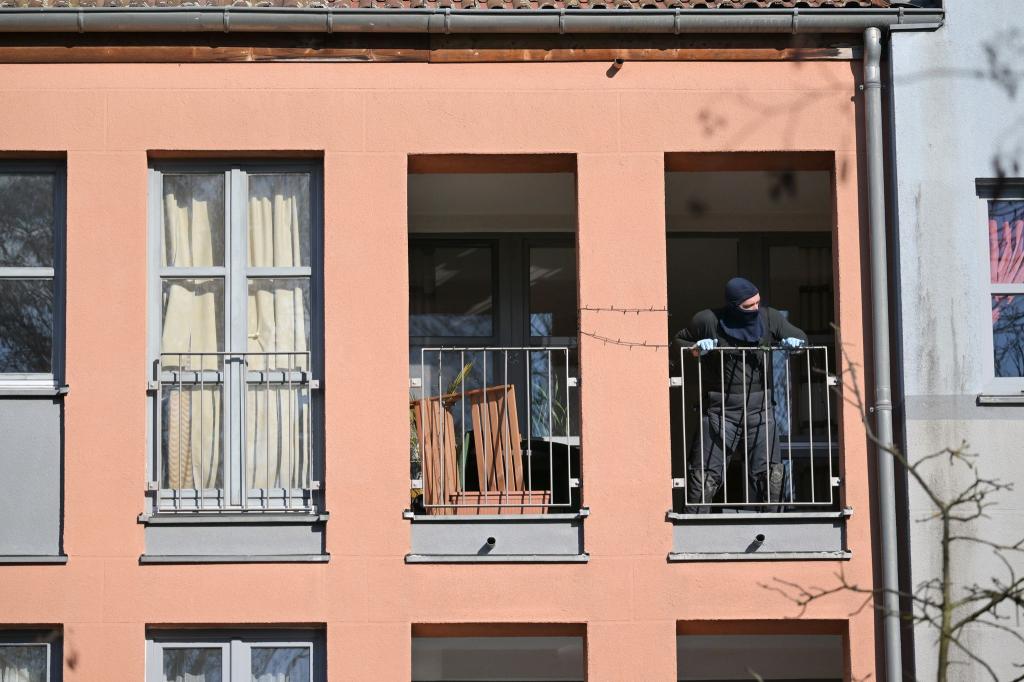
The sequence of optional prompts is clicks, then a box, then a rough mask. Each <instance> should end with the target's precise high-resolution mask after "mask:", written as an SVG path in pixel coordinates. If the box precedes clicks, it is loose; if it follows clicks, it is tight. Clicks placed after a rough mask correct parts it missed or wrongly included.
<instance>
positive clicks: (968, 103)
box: [892, 0, 1024, 681]
mask: <svg viewBox="0 0 1024 682" xmlns="http://www.w3.org/2000/svg"><path fill="white" fill-rule="evenodd" d="M945 5H946V10H947V13H948V14H947V22H946V26H945V27H943V28H942V29H941V30H939V31H938V32H936V33H896V34H894V37H893V46H892V47H893V49H892V58H893V61H892V64H893V98H894V99H893V102H894V131H895V138H894V145H895V159H896V163H895V167H896V190H897V201H898V223H897V228H896V229H897V253H898V266H897V269H898V277H899V283H898V285H897V286H898V290H899V300H898V302H897V305H896V307H895V314H896V315H897V325H898V329H899V333H900V335H901V340H902V344H901V348H900V353H901V355H902V369H903V377H902V381H903V389H904V396H903V408H904V414H905V420H906V421H905V424H904V426H905V436H906V443H907V449H908V454H909V456H910V458H911V459H912V460H913V459H916V458H919V457H921V456H923V455H925V454H928V453H930V452H933V451H936V450H940V449H942V448H945V447H949V446H957V445H959V444H960V443H961V441H966V442H967V443H968V444H969V446H970V451H971V452H974V453H977V454H978V455H979V458H978V460H977V463H978V467H979V470H980V472H981V474H982V475H984V476H986V477H998V478H1002V479H1004V480H1007V481H1014V480H1015V481H1017V482H1018V490H1017V491H1015V492H1009V493H1005V494H1002V495H999V496H998V497H997V498H994V499H996V500H998V506H997V507H995V508H994V509H993V510H992V511H991V512H990V514H989V518H988V519H985V520H983V521H982V522H979V523H977V524H975V525H973V526H972V527H971V529H970V531H971V532H972V533H973V534H974V535H975V536H976V537H982V538H987V539H993V540H1006V539H1010V538H1015V537H1017V538H1019V537H1020V536H1021V535H1024V395H1022V394H1021V393H1020V392H1019V388H1018V389H1016V390H1017V394H1018V395H1021V397H1022V401H1021V404H1020V405H1017V406H981V405H979V404H978V397H979V395H983V394H986V395H987V394H1005V393H1007V392H1009V391H1010V389H1011V388H1012V387H1008V386H1006V385H1002V386H1000V385H997V384H996V382H994V381H993V377H992V368H991V365H992V360H991V357H992V331H991V329H992V327H991V304H990V298H989V296H990V293H989V291H988V283H989V256H988V237H987V214H986V206H985V202H984V201H983V200H982V199H979V198H978V196H977V194H976V191H975V180H976V179H978V178H993V177H997V176H999V175H1000V174H1001V173H1002V174H1006V175H1009V176H1016V177H1018V178H1020V177H1022V176H1024V167H1022V166H1024V2H1022V1H1021V0H946V3H945ZM1002 66H1005V67H1007V68H1008V69H1009V72H1007V73H1001V72H1000V67H1002ZM927 475H928V480H929V481H930V483H931V484H932V485H933V486H935V487H936V488H937V489H939V490H940V491H944V492H945V493H947V494H952V493H955V492H957V491H959V490H960V489H962V488H963V486H964V485H965V484H966V483H967V482H969V480H970V478H971V477H970V475H969V474H968V473H967V472H966V470H964V469H954V468H951V467H950V466H949V465H948V460H945V461H943V462H942V463H937V465H936V466H933V467H931V468H929V469H928V470H927ZM931 511H933V509H932V507H931V505H930V503H929V501H928V499H927V498H926V497H925V496H924V494H923V492H922V491H921V488H920V487H918V486H916V485H915V484H914V483H911V484H910V518H911V524H910V529H909V533H910V536H911V537H910V554H909V556H910V557H911V564H912V568H911V573H912V584H913V585H914V586H917V585H920V584H921V583H922V582H924V581H926V580H928V579H930V578H932V577H935V576H937V575H938V573H939V569H940V567H941V552H940V550H941V542H940V540H939V532H938V531H939V526H938V524H936V523H932V522H921V519H924V518H926V517H927V516H928V514H929V513H930V512H931ZM954 563H955V569H954V577H955V580H956V581H957V582H958V583H959V584H960V585H966V584H970V583H972V582H981V583H985V584H990V583H991V579H992V578H993V577H999V578H1005V577H1006V576H1007V573H1006V569H1005V567H1004V566H1003V565H1002V564H1001V563H1000V562H999V561H998V560H997V559H996V558H995V557H993V555H992V553H991V551H989V550H986V549H984V548H981V547H972V546H967V545H964V546H959V547H957V548H955V555H954ZM1022 563H1024V562H1020V561H1018V564H1022ZM1022 568H1024V566H1022ZM999 615H1000V616H1003V617H1005V619H1006V620H1004V621H1002V624H1003V625H1006V626H1007V627H1010V628H1012V629H1013V630H1015V631H1016V632H1017V633H1018V634H1021V635H1024V610H1017V611H1015V610H1014V609H1013V608H1010V607H1007V608H1003V609H1000V611H999ZM915 642H916V669H917V679H919V680H934V679H935V678H936V669H935V661H936V652H937V647H936V636H935V631H934V629H932V628H930V627H928V626H923V625H922V626H918V627H917V628H916V630H915ZM965 644H966V645H967V646H968V648H969V649H970V650H971V651H972V652H973V653H974V654H976V655H978V656H980V657H981V658H983V659H984V660H985V661H986V662H988V663H989V664H990V665H992V666H993V667H994V669H995V671H996V675H997V676H998V679H1000V680H1002V679H1013V678H1014V677H1016V676H1017V675H1019V674H1020V670H1017V671H1016V672H1013V668H1012V664H1013V663H1014V662H1024V645H1021V644H1020V643H1019V642H1016V641H1014V640H1013V638H1012V636H1010V635H1009V634H1007V633H1000V632H998V631H997V630H995V629H993V628H976V629H974V630H972V631H970V632H969V633H968V635H967V637H966V638H965ZM956 657H957V660H963V659H964V658H965V657H964V655H963V654H957V656H956ZM950 679H951V680H972V681H973V680H984V679H991V676H990V675H988V674H987V673H986V672H985V671H984V669H983V668H982V667H981V666H980V665H979V664H977V663H970V664H968V665H964V666H955V667H954V668H953V670H952V671H951V677H950Z"/></svg>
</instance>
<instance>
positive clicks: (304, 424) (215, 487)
mask: <svg viewBox="0 0 1024 682" xmlns="http://www.w3.org/2000/svg"><path fill="white" fill-rule="evenodd" d="M317 386H318V382H316V381H315V380H313V379H312V377H311V374H310V353H309V352H305V351H301V352H300V351H294V352H257V353H223V352H217V353H213V352H211V353H163V354H161V355H160V357H159V359H158V360H157V362H156V363H155V379H154V381H152V382H151V384H150V387H151V389H152V390H153V391H154V393H155V395H156V410H155V426H156V428H155V433H156V437H155V438H154V445H155V457H154V459H153V471H154V479H153V480H152V481H150V484H149V489H150V490H151V491H152V493H153V494H154V495H155V510H156V511H158V512H161V511H163V512H168V511H227V510H238V511H270V510H280V511H305V512H309V511H312V510H313V508H314V500H313V491H314V490H316V489H317V488H318V487H319V483H318V482H316V481H314V480H313V477H312V466H313V461H312V433H311V430H312V406H311V405H312V404H311V394H310V392H311V390H313V389H315V388H317Z"/></svg>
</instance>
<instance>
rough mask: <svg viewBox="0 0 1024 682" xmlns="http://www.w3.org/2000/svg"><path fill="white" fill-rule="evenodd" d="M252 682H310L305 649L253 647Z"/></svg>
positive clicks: (306, 650) (307, 656)
mask: <svg viewBox="0 0 1024 682" xmlns="http://www.w3.org/2000/svg"><path fill="white" fill-rule="evenodd" d="M252 682H310V675H309V649H308V648H306V647H282V646H278V647H253V648H252Z"/></svg>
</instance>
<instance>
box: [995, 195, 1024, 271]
mask: <svg viewBox="0 0 1024 682" xmlns="http://www.w3.org/2000/svg"><path fill="white" fill-rule="evenodd" d="M988 254H989V262H990V264H991V272H992V283H993V284H1024V200H1019V199H1018V200H1014V201H989V202H988Z"/></svg>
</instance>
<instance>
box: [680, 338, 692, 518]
mask: <svg viewBox="0 0 1024 682" xmlns="http://www.w3.org/2000/svg"><path fill="white" fill-rule="evenodd" d="M679 417H680V419H681V420H682V422H683V506H684V507H686V506H688V505H689V504H690V486H689V481H690V461H689V460H690V458H689V449H690V447H689V446H690V441H689V439H688V438H687V435H688V434H687V433H686V350H685V349H684V348H682V347H680V348H679Z"/></svg>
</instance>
